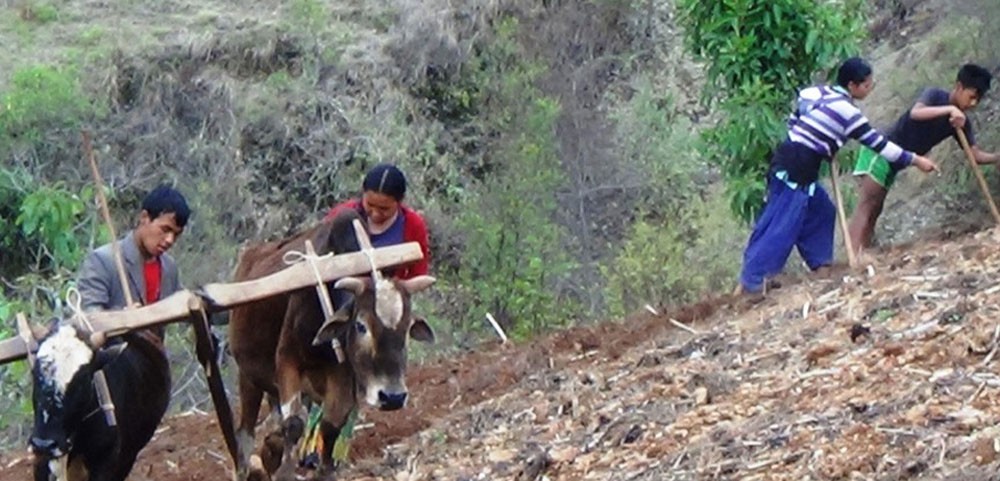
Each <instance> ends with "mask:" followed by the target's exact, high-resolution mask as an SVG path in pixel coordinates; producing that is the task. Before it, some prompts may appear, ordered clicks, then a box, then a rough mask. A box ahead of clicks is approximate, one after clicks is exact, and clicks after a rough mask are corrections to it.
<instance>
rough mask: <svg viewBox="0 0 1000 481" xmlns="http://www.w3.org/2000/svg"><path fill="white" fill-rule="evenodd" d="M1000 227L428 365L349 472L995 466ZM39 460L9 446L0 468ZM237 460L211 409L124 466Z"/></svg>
mask: <svg viewBox="0 0 1000 481" xmlns="http://www.w3.org/2000/svg"><path fill="white" fill-rule="evenodd" d="M941 237H952V238H951V239H948V238H941ZM997 242H1000V230H996V229H994V230H985V231H979V232H974V233H964V232H954V231H949V230H945V231H942V232H941V233H940V234H939V236H938V238H935V239H930V240H926V241H922V242H920V243H914V244H910V245H906V246H897V247H894V248H892V249H890V250H885V251H881V252H877V253H874V255H873V256H871V257H870V258H869V259H866V261H865V267H864V268H861V269H859V270H857V271H850V270H849V269H846V268H840V269H839V271H838V272H836V273H835V274H832V275H830V276H828V277H826V278H822V279H803V280H799V279H785V280H784V282H783V284H784V285H783V286H782V287H781V288H779V289H777V290H774V291H772V292H771V293H770V294H769V296H768V297H767V299H766V300H764V301H763V302H760V303H758V304H752V303H749V302H746V301H742V300H741V301H736V302H733V299H731V298H728V297H725V296H723V297H718V298H715V299H710V300H707V301H705V302H702V303H699V304H696V305H691V306H686V307H684V308H681V309H666V308H664V307H662V306H649V309H650V311H656V314H654V313H653V312H643V313H640V314H637V315H635V316H633V317H632V318H630V319H627V320H624V321H621V322H608V323H604V324H600V325H597V326H594V327H589V328H578V329H573V330H569V331H565V332H559V333H555V334H553V335H551V336H549V337H546V338H544V339H540V340H538V341H535V342H532V343H528V344H523V345H510V344H508V345H501V344H499V343H495V344H492V345H485V346H481V347H480V348H479V349H477V350H476V351H475V352H468V353H465V354H463V355H459V356H455V357H453V358H450V359H446V360H441V361H436V362H434V363H430V364H427V365H423V366H420V367H418V368H417V369H415V370H413V371H412V372H411V378H410V384H411V386H412V387H413V390H414V392H413V403H412V405H410V406H409V407H408V408H407V409H406V410H405V411H403V412H397V413H388V414H387V413H373V412H365V413H364V416H363V420H362V421H361V423H360V430H359V431H358V432H357V435H356V438H355V444H354V449H353V452H352V457H353V462H352V463H351V465H350V466H349V467H346V468H345V469H343V470H342V471H341V472H340V473H339V478H340V479H365V480H372V479H379V480H395V481H402V480H474V479H483V480H486V479H489V480H496V479H509V480H529V479H530V480H534V479H549V480H577V479H602V480H654V479H655V480H661V479H678V480H682V479H747V480H750V479H789V480H791V479H795V480H808V479H815V480H820V479H822V480H840V479H842V480H847V479H851V480H854V479H954V480H959V479H995V478H992V477H991V476H993V477H995V476H997V474H996V473H997V472H998V469H1000V461H998V460H997V458H998V452H1000V430H998V428H996V427H995V426H996V424H997V421H998V419H1000V371H998V369H997V367H996V366H997V364H996V363H997V362H1000V361H998V360H997V359H996V351H997V346H998V338H1000V321H998V320H997V319H998V313H1000V305H998V301H1000V274H998V272H1000V252H998V251H997V250H996V249H995V248H994V247H993V246H994V245H995V244H996V243H997ZM28 464H29V458H28V457H27V456H26V455H24V454H23V453H6V454H3V455H0V479H18V478H20V479H28V473H29V471H28ZM230 473H231V471H230V467H229V463H228V462H227V459H226V457H225V450H224V448H223V447H222V442H221V436H220V435H219V432H218V428H217V426H216V424H215V422H214V420H213V418H212V415H211V414H208V413H190V414H187V415H183V416H177V417H173V418H170V419H168V420H167V421H166V422H165V423H164V425H163V427H162V428H161V429H160V431H159V433H158V434H157V436H156V438H155V439H154V441H153V442H152V443H151V445H150V446H149V447H148V448H147V449H146V450H145V451H144V452H143V453H142V455H141V458H140V460H139V462H138V464H137V467H136V469H135V471H134V472H133V474H132V476H131V478H130V479H132V480H147V479H148V480H161V481H180V480H186V481H194V480H209V479H212V480H215V479H225V478H228V477H229V476H230V475H231V474H230Z"/></svg>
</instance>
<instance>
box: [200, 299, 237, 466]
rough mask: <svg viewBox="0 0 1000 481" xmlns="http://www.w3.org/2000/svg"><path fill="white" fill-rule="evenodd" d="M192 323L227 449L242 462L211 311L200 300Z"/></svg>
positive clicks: (234, 458)
mask: <svg viewBox="0 0 1000 481" xmlns="http://www.w3.org/2000/svg"><path fill="white" fill-rule="evenodd" d="M191 325H192V328H193V329H194V339H195V355H197V356H198V362H200V363H201V367H202V369H204V370H205V381H206V382H207V383H208V392H209V394H210V395H211V397H212V405H213V406H215V417H216V418H218V420H219V430H220V431H222V439H223V440H224V441H225V442H226V450H227V451H229V456H230V457H231V458H232V460H233V463H234V465H235V464H238V463H239V460H238V458H239V452H238V451H237V446H238V445H237V442H236V428H235V427H234V424H233V409H232V407H231V406H230V405H229V398H228V397H226V386H225V385H224V383H223V380H222V371H221V370H220V369H219V362H218V359H219V356H218V354H219V353H218V351H217V349H216V348H217V346H216V345H215V344H214V343H213V342H212V334H211V328H210V327H209V322H208V312H206V311H205V309H204V305H203V304H202V303H201V302H199V303H198V308H197V309H192V313H191Z"/></svg>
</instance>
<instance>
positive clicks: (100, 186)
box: [80, 130, 134, 426]
mask: <svg viewBox="0 0 1000 481" xmlns="http://www.w3.org/2000/svg"><path fill="white" fill-rule="evenodd" d="M80 135H81V136H82V137H83V151H84V153H85V154H86V155H87V160H88V161H89V162H90V173H91V174H92V175H93V176H94V187H95V189H96V190H97V200H98V202H99V203H100V205H101V215H102V216H103V217H104V222H105V223H106V224H107V225H108V232H109V233H110V234H111V252H112V255H113V256H114V258H115V267H117V268H118V281H119V282H121V284H122V292H123V293H125V309H131V308H132V307H133V302H134V301H133V299H134V298H133V297H132V291H131V290H130V289H129V287H128V276H127V275H126V274H125V261H124V260H123V259H122V252H121V249H120V248H119V247H118V237H117V236H116V235H115V225H114V223H112V222H111V212H110V211H109V210H108V199H107V198H105V197H104V182H103V181H102V180H101V173H100V172H99V171H98V170H97V159H96V158H95V157H94V149H93V147H92V146H91V145H90V132H87V131H86V130H84V131H83V132H81V133H80ZM83 321H84V324H85V325H87V326H89V324H87V323H86V320H85V319H84V320H83ZM87 334H88V335H94V332H89V333H87ZM94 387H95V388H96V390H97V399H98V402H99V403H100V406H101V410H102V411H104V417H105V421H106V422H107V423H108V426H117V425H118V421H117V419H116V418H115V403H114V401H112V400H111V391H110V390H109V389H108V381H107V379H106V378H105V377H104V371H97V372H96V373H95V374H94Z"/></svg>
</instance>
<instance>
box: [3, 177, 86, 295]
mask: <svg viewBox="0 0 1000 481" xmlns="http://www.w3.org/2000/svg"><path fill="white" fill-rule="evenodd" d="M91 198H93V188H92V187H91V186H84V187H83V188H81V189H80V190H79V191H74V190H72V189H71V188H70V187H69V186H67V185H66V184H64V183H62V182H56V183H52V184H47V185H46V184H42V183H39V182H37V181H35V180H34V179H33V178H32V176H30V175H28V174H27V173H25V172H22V171H19V170H11V169H4V168H0V202H2V203H0V277H4V278H15V277H19V276H21V275H23V274H25V273H27V272H32V271H42V272H51V271H58V270H59V269H60V268H69V269H75V268H76V266H77V264H78V263H79V262H80V261H81V260H82V257H83V253H84V252H83V249H84V247H85V246H86V245H87V239H89V238H92V237H95V236H99V235H100V234H101V231H100V229H99V228H98V227H97V226H96V224H95V223H94V217H93V216H92V215H91V213H90V212H89V211H88V210H87V209H86V205H87V204H86V203H85V202H84V200H83V199H91Z"/></svg>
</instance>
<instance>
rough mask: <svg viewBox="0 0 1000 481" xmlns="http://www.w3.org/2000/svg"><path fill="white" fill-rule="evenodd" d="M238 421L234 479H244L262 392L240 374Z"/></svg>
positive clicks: (248, 474) (247, 476)
mask: <svg viewBox="0 0 1000 481" xmlns="http://www.w3.org/2000/svg"><path fill="white" fill-rule="evenodd" d="M239 384H240V423H239V426H237V427H236V459H237V461H236V472H235V473H234V475H235V481H246V480H247V479H248V478H249V476H250V474H251V473H250V456H251V455H252V454H253V449H254V439H253V437H254V426H256V424H257V415H258V414H259V413H260V403H261V400H262V399H263V398H264V393H263V392H262V391H261V390H260V389H257V387H256V386H254V385H253V382H252V381H250V380H249V379H244V378H243V376H240V382H239Z"/></svg>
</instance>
